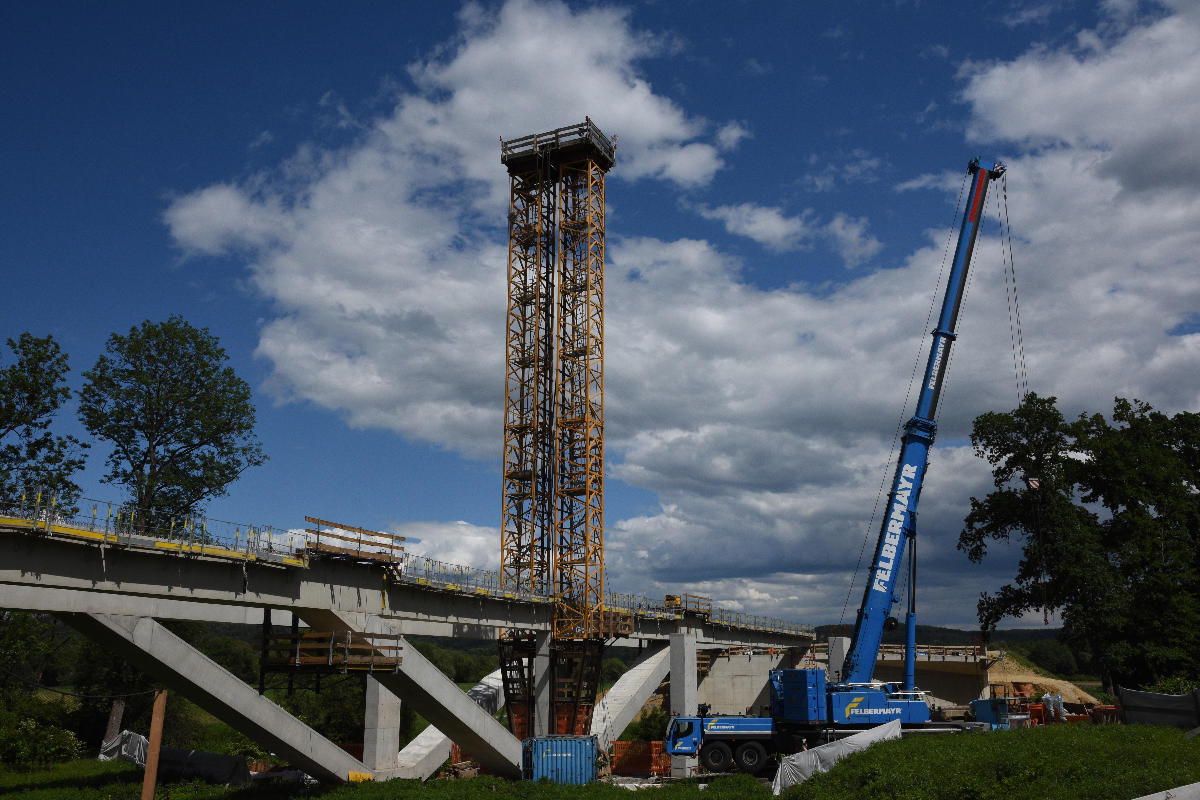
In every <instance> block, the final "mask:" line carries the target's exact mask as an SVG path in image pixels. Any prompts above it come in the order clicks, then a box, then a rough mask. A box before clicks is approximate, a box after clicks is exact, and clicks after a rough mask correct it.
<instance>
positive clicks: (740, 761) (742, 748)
mask: <svg viewBox="0 0 1200 800" xmlns="http://www.w3.org/2000/svg"><path fill="white" fill-rule="evenodd" d="M733 758H734V760H735V761H737V765H738V769H740V770H741V771H742V772H747V773H749V774H751V775H755V774H757V773H759V772H761V771H762V768H763V765H764V764H766V763H767V748H765V747H763V746H762V744H761V743H759V742H742V743H741V744H739V745H738V749H737V750H736V751H734V754H733Z"/></svg>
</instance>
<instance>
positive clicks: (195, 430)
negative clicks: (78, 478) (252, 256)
mask: <svg viewBox="0 0 1200 800" xmlns="http://www.w3.org/2000/svg"><path fill="white" fill-rule="evenodd" d="M105 350H106V354H105V355H102V356H100V358H99V360H98V361H97V362H96V365H95V366H94V367H92V369H91V370H89V371H87V372H85V373H83V376H84V378H85V379H86V383H85V385H84V387H83V391H82V392H81V393H80V407H79V416H80V419H81V420H82V421H83V424H84V426H85V427H86V428H87V430H88V431H89V432H90V433H91V434H92V435H93V436H95V437H96V438H98V439H102V440H104V441H107V442H111V443H112V445H113V451H112V453H111V454H110V455H109V456H108V459H107V461H106V462H105V463H106V464H107V466H108V473H107V474H106V475H105V476H104V478H103V479H102V480H104V481H105V482H107V483H115V484H118V485H121V486H124V487H126V488H127V489H128V490H129V493H130V495H131V501H132V503H133V505H134V507H135V509H136V513H137V517H138V519H139V520H141V522H142V524H144V525H149V526H156V525H159V524H163V523H164V522H165V521H166V520H168V519H171V518H178V517H185V516H188V515H192V514H195V513H198V512H199V511H200V509H201V507H202V504H203V503H204V502H205V501H206V500H208V499H210V498H213V497H219V496H221V495H223V494H225V491H226V487H227V486H228V485H229V484H230V483H232V482H233V481H234V480H235V479H237V477H238V476H239V475H241V474H242V472H243V471H245V470H246V469H247V468H249V467H252V466H257V465H259V464H262V463H263V462H264V461H266V456H264V455H263V452H262V446H261V444H260V443H259V442H258V439H257V437H256V436H255V434H254V422H255V418H254V406H253V405H252V404H251V402H250V386H249V385H248V384H247V383H246V382H245V381H244V380H242V379H241V378H239V377H238V376H237V374H236V373H235V372H234V371H233V368H232V367H230V366H227V365H226V364H225V362H226V361H228V359H229V357H228V356H227V355H226V353H225V350H224V349H222V348H221V346H220V344H218V342H217V339H216V337H215V336H213V335H212V334H210V333H209V332H208V329H207V328H195V327H193V326H192V325H191V324H189V323H188V322H187V321H185V320H184V319H183V318H182V317H179V316H173V317H171V318H170V319H168V320H167V321H166V322H159V323H151V322H149V321H146V322H143V323H142V324H141V325H140V326H138V327H134V328H132V329H131V330H130V331H129V334H128V335H127V336H121V335H118V334H115V333H114V334H113V335H112V336H110V337H109V339H108V344H107V346H106V347H105Z"/></svg>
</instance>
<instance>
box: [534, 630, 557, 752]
mask: <svg viewBox="0 0 1200 800" xmlns="http://www.w3.org/2000/svg"><path fill="white" fill-rule="evenodd" d="M550 639H551V632H550V631H538V632H537V634H535V636H534V641H535V642H536V643H537V652H536V653H535V654H534V656H533V731H532V732H533V735H534V736H550V735H551V734H553V733H554V730H553V729H552V727H551V724H550V695H551V693H552V692H553V691H554V687H552V686H551V685H550V672H551V670H550Z"/></svg>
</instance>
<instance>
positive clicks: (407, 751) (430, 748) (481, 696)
mask: <svg viewBox="0 0 1200 800" xmlns="http://www.w3.org/2000/svg"><path fill="white" fill-rule="evenodd" d="M467 697H469V698H471V700H472V701H473V702H475V703H476V704H477V705H478V706H479V707H480V708H482V709H483V710H484V711H486V712H488V713H489V714H495V713H496V712H497V711H499V710H500V709H501V708H503V707H504V682H503V679H502V678H501V677H500V670H496V671H495V672H492V673H490V674H489V675H487V676H486V677H485V678H484V679H483V680H481V681H480V682H479V683H477V684H475V687H474V688H473V689H471V690H470V691H468V692H467ZM450 744H451V743H450V737H448V736H447V735H446V734H444V733H442V732H441V731H440V730H438V729H437V728H436V727H435V726H433V725H430V726H429V727H428V728H426V729H425V730H423V731H421V732H420V733H419V734H417V737H416V738H415V739H413V740H412V741H411V742H409V743H408V744H407V745H405V746H404V749H403V750H401V751H400V758H399V761H398V763H397V765H396V769H395V771H393V772H390V773H386V774H384V775H382V776H381V777H384V778H417V779H418V780H425V779H426V778H429V777H430V776H432V775H433V773H435V772H436V771H437V768H438V767H440V766H441V765H442V763H443V762H445V760H446V759H447V758H449V757H450Z"/></svg>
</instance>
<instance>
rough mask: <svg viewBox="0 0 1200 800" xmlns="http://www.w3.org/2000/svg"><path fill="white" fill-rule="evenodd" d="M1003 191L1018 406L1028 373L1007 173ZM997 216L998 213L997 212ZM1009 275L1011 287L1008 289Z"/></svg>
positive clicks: (1003, 242) (1006, 275) (1002, 225)
mask: <svg viewBox="0 0 1200 800" xmlns="http://www.w3.org/2000/svg"><path fill="white" fill-rule="evenodd" d="M1000 186H1001V188H1002V189H1003V191H1004V218H1003V219H1002V220H1001V221H1000V232H1001V236H1000V248H1001V251H1000V252H1001V257H1002V258H1003V256H1004V251H1005V250H1007V251H1008V263H1007V264H1006V268H1005V271H1004V288H1005V292H1006V294H1007V297H1008V335H1009V338H1010V339H1011V340H1012V351H1013V378H1014V379H1015V380H1016V384H1017V405H1018V406H1020V405H1021V403H1022V402H1023V401H1024V400H1025V395H1027V394H1029V373H1028V371H1027V370H1026V368H1025V336H1024V334H1023V333H1022V332H1021V303H1020V299H1019V298H1018V297H1017V268H1016V266H1015V265H1014V264H1013V246H1012V223H1011V222H1010V221H1009V219H1008V173H1007V172H1005V173H1004V174H1003V175H1002V176H1001V177H1000ZM997 216H999V212H998V211H997ZM1010 275H1011V287H1010V280H1009V278H1010Z"/></svg>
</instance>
